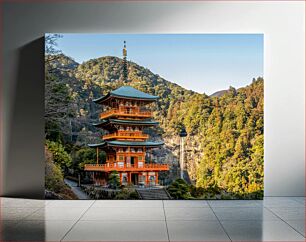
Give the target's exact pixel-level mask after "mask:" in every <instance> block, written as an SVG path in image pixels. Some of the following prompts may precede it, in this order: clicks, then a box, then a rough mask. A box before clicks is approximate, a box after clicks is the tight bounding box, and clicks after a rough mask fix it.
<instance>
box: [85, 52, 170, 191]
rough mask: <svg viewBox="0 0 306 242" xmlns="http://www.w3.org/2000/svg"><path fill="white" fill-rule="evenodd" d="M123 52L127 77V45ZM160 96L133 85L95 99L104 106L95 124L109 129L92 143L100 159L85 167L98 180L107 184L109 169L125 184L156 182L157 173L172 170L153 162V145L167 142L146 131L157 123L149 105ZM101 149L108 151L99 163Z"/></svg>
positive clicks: (146, 184)
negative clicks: (150, 137) (154, 137)
mask: <svg viewBox="0 0 306 242" xmlns="http://www.w3.org/2000/svg"><path fill="white" fill-rule="evenodd" d="M123 55H124V68H123V69H124V78H126V79H125V80H127V66H126V48H125V46H124V49H123ZM157 99H158V97H157V96H152V95H150V94H147V93H144V92H141V91H139V90H137V89H135V88H133V87H130V86H122V87H120V88H118V89H116V90H114V91H111V92H109V93H108V94H107V95H105V96H103V97H100V98H98V99H95V100H94V102H95V103H97V104H100V105H102V107H103V109H102V110H103V111H102V113H101V114H100V122H99V123H97V124H94V125H95V126H96V127H99V128H102V129H104V130H105V131H107V134H105V135H103V136H102V142H101V143H98V144H89V146H90V147H94V148H96V151H97V163H96V164H87V165H85V171H91V172H93V179H94V182H95V184H97V185H106V184H107V180H108V176H109V174H110V172H112V171H117V172H118V173H119V176H120V183H121V184H123V185H126V184H134V185H144V186H149V185H157V184H158V173H159V172H160V171H167V170H169V166H168V165H167V164H155V163H153V162H152V149H154V148H158V147H160V146H162V145H163V144H164V143H163V142H153V141H148V139H149V135H148V134H145V133H144V132H143V131H144V129H145V128H147V127H150V126H156V125H158V122H156V121H154V120H153V119H152V112H151V111H150V110H148V109H147V106H148V105H149V104H151V103H153V102H155V101H156V100H157ZM99 149H101V150H104V151H105V153H106V163H105V164H100V163H99V160H98V153H99Z"/></svg>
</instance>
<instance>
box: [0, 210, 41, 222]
mask: <svg viewBox="0 0 306 242" xmlns="http://www.w3.org/2000/svg"><path fill="white" fill-rule="evenodd" d="M39 209H41V208H32V207H28V208H27V207H24V208H14V207H4V208H1V220H21V219H24V218H26V217H28V216H29V215H31V214H32V213H34V212H35V211H37V210H39Z"/></svg>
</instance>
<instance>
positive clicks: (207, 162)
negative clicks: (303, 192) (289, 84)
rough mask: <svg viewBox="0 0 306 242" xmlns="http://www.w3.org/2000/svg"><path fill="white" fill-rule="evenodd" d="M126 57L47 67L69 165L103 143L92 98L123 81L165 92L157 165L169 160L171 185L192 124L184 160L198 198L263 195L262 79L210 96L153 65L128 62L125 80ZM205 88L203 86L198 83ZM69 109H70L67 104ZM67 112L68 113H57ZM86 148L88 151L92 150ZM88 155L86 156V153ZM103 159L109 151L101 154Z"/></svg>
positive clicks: (49, 123) (61, 61) (157, 111)
mask: <svg viewBox="0 0 306 242" xmlns="http://www.w3.org/2000/svg"><path fill="white" fill-rule="evenodd" d="M122 66H123V65H122V59H120V58H117V57H111V56H106V57H101V58H98V59H92V60H89V61H87V62H84V63H82V64H78V63H76V62H75V61H73V60H72V59H71V58H69V57H67V56H64V55H57V56H56V58H53V60H51V61H50V62H49V64H48V69H47V72H46V105H45V106H46V110H47V111H46V116H45V119H46V138H47V139H49V140H52V141H55V142H59V143H62V144H63V145H64V146H65V149H66V151H67V152H68V153H69V154H70V155H71V157H72V163H73V164H72V166H71V167H70V170H72V171H76V170H81V169H80V168H79V163H80V159H79V157H78V154H80V153H82V154H84V152H80V150H81V151H82V150H84V149H85V150H86V152H87V153H88V155H87V157H89V158H88V159H87V163H90V162H94V159H95V158H94V151H93V153H92V154H91V153H90V152H91V151H90V150H88V149H87V148H86V146H87V144H88V143H91V142H99V141H100V136H101V132H102V131H101V130H97V129H95V128H94V127H93V126H92V123H93V122H96V121H97V120H98V113H99V112H100V110H99V108H100V107H99V106H98V105H95V104H94V103H93V102H92V100H93V99H95V98H98V97H100V96H101V95H104V94H106V93H107V92H109V91H111V90H114V89H116V88H118V87H120V86H122V85H130V86H132V87H134V88H137V89H139V90H141V91H144V92H147V93H149V94H152V95H157V96H159V97H160V99H159V100H158V102H157V103H156V104H153V105H152V107H151V108H152V109H153V110H154V118H155V119H156V120H157V121H159V122H160V126H159V127H158V128H157V129H154V130H152V129H150V130H148V131H147V132H148V133H150V135H151V136H152V139H155V140H160V139H163V140H164V141H165V146H164V147H163V148H162V149H160V150H156V151H155V152H154V156H155V160H156V162H163V163H168V164H170V166H171V168H172V169H171V171H170V172H169V173H166V174H162V175H161V179H162V180H164V182H166V183H170V182H172V181H173V180H174V179H176V178H177V174H178V172H177V166H178V151H179V146H178V144H179V137H178V132H179V130H180V129H181V127H182V126H185V127H186V130H187V133H188V136H187V142H186V149H187V152H186V165H187V169H188V174H189V177H190V179H191V181H192V184H193V185H194V194H196V197H198V198H218V196H223V197H228V198H234V197H235V198H254V197H256V198H258V197H261V196H262V193H263V132H264V130H263V79H262V78H257V79H253V80H250V85H248V86H246V87H243V88H239V89H237V90H236V89H235V88H233V87H230V88H229V90H227V91H222V94H220V95H216V96H212V97H209V96H207V95H205V94H199V93H195V92H193V91H190V90H186V89H184V88H182V87H180V86H179V85H177V84H175V83H172V82H169V81H167V80H165V79H163V78H162V77H160V76H159V75H156V74H154V73H152V72H151V71H150V70H149V69H147V68H144V67H142V66H140V65H137V64H136V63H133V62H128V71H129V72H128V80H123V79H122V75H123V68H122ZM199 85H200V84H199ZM63 107H64V108H63ZM58 108H61V109H63V113H62V114H61V113H56V114H55V115H54V111H55V110H56V109H58ZM86 152H85V153H86ZM87 153H86V154H87ZM102 156H103V155H102Z"/></svg>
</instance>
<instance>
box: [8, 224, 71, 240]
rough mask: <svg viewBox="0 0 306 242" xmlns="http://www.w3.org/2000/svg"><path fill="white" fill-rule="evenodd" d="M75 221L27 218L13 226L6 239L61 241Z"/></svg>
mask: <svg viewBox="0 0 306 242" xmlns="http://www.w3.org/2000/svg"><path fill="white" fill-rule="evenodd" d="M74 223H75V222H74V221H58V220H56V221H48V220H47V221H44V220H26V221H22V222H21V223H19V224H17V226H15V227H13V228H11V231H10V233H7V234H6V237H5V239H6V240H17V241H27V240H32V241H44V240H46V241H60V240H61V238H62V237H63V236H64V235H65V234H66V233H67V232H68V231H69V229H70V228H71V227H72V225H73V224H74Z"/></svg>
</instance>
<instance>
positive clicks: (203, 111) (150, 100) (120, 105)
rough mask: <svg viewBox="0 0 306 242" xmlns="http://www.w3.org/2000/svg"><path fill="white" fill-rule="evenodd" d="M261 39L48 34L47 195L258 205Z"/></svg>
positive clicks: (256, 36)
mask: <svg viewBox="0 0 306 242" xmlns="http://www.w3.org/2000/svg"><path fill="white" fill-rule="evenodd" d="M263 105H264V79H263V35H262V34H54V33H53V34H46V35H45V117H44V118H45V197H46V198H48V199H262V198H263V189H264V184H263V176H264V145H263V144H264V111H263V110H264V109H263Z"/></svg>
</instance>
